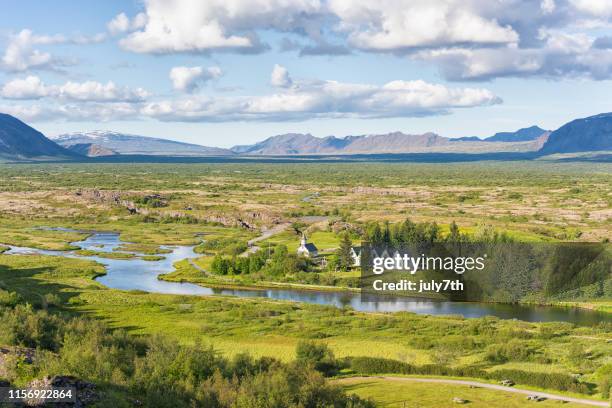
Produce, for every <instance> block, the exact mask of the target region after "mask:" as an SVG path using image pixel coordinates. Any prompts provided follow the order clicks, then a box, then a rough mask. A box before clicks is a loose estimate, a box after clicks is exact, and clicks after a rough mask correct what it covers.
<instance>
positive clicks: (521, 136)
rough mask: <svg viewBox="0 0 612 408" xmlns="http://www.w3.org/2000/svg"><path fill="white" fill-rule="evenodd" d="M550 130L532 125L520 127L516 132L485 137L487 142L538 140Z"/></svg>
mask: <svg viewBox="0 0 612 408" xmlns="http://www.w3.org/2000/svg"><path fill="white" fill-rule="evenodd" d="M547 132H549V131H548V130H545V129H542V128H541V127H539V126H531V127H528V128H523V129H519V130H517V131H516V132H499V133H496V134H494V135H493V136H491V137H487V138H486V139H484V140H485V141H487V142H527V141H530V140H536V139H537V138H539V137H540V136H542V135H543V134H544V133H547Z"/></svg>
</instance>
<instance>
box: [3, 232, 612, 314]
mask: <svg viewBox="0 0 612 408" xmlns="http://www.w3.org/2000/svg"><path fill="white" fill-rule="evenodd" d="M122 244H124V242H121V241H120V239H119V234H117V233H112V232H95V233H92V234H91V235H90V236H89V237H88V238H87V239H85V240H83V241H79V242H74V243H73V245H76V246H78V247H80V248H81V249H84V250H92V251H97V252H117V250H118V249H119V247H120V246H121V245H122ZM163 248H164V249H167V250H169V251H171V252H169V253H168V254H164V257H165V258H164V259H162V260H158V261H145V260H143V259H141V258H140V257H135V258H131V259H108V258H104V257H100V256H81V255H77V254H75V253H73V252H66V251H49V250H42V249H35V248H25V247H16V246H10V250H8V251H7V252H5V254H9V255H10V254H41V255H52V256H64V257H73V258H81V259H89V260H93V261H96V262H99V263H101V264H103V265H105V267H106V271H107V273H106V275H104V276H101V277H99V278H97V280H98V281H99V282H100V283H102V284H104V285H106V286H108V287H110V288H115V289H123V290H143V291H147V292H157V293H168V294H181V295H200V296H211V295H226V296H238V297H260V298H270V299H278V300H288V301H295V302H305V303H315V304H319V305H332V306H335V307H347V306H348V307H351V308H353V309H355V310H358V311H363V312H400V311H407V312H413V313H419V314H430V315H462V316H464V317H468V318H470V317H482V316H497V317H499V318H502V319H518V320H525V321H530V322H542V321H565V322H571V323H575V324H577V325H587V326H589V325H594V324H597V323H599V322H612V314H610V313H603V312H595V311H591V310H585V309H578V308H565V307H552V306H531V305H529V306H527V305H506V304H491V303H466V302H449V301H435V300H429V299H422V298H410V297H403V296H399V297H392V296H387V295H378V296H377V295H365V294H364V295H362V294H360V293H355V292H347V291H337V292H333V291H317V290H300V289H254V290H251V289H248V290H247V289H216V288H211V287H205V286H199V285H195V284H192V283H177V282H166V281H162V280H159V279H158V276H159V275H160V274H163V273H168V272H171V271H172V270H173V269H174V267H173V264H174V263H175V262H177V261H180V260H183V259H187V258H196V257H197V256H198V255H197V254H196V253H195V252H194V251H193V247H191V246H167V247H163ZM119 252H124V251H119ZM135 255H142V254H138V253H135Z"/></svg>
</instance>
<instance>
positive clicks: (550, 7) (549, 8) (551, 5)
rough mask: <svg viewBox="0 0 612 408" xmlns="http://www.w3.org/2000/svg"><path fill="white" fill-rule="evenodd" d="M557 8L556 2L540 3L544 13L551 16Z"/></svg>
mask: <svg viewBox="0 0 612 408" xmlns="http://www.w3.org/2000/svg"><path fill="white" fill-rule="evenodd" d="M556 7H557V5H556V4H555V0H542V1H541V2H540V9H542V12H544V14H550V13H552V12H553V11H555V8H556Z"/></svg>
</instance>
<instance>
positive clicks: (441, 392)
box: [344, 378, 584, 408]
mask: <svg viewBox="0 0 612 408" xmlns="http://www.w3.org/2000/svg"><path fill="white" fill-rule="evenodd" d="M344 388H345V389H346V390H347V391H348V392H351V393H355V394H357V395H359V396H360V397H364V398H372V399H374V400H375V401H376V402H377V403H378V406H380V407H387V408H420V407H436V408H451V407H456V406H458V404H457V403H455V402H453V398H461V399H463V400H466V401H468V402H467V403H466V406H468V407H478V408H488V407H505V408H522V407H532V406H534V404H536V405H537V406H538V407H558V406H559V405H563V406H565V407H576V408H578V407H583V406H584V405H582V404H575V403H560V402H559V401H551V400H549V401H541V402H537V403H534V402H532V401H527V400H526V397H525V395H521V394H513V393H510V392H503V391H497V390H489V389H484V388H469V387H467V386H464V385H453V384H423V383H410V382H408V383H406V382H401V381H385V380H379V379H375V378H372V379H365V380H354V381H350V380H349V381H346V382H345V383H344ZM534 394H537V392H534Z"/></svg>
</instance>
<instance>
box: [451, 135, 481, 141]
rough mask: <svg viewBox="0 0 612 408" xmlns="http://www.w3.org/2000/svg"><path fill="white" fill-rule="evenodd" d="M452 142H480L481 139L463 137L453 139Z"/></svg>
mask: <svg viewBox="0 0 612 408" xmlns="http://www.w3.org/2000/svg"><path fill="white" fill-rule="evenodd" d="M453 142H482V139H481V138H479V137H478V136H463V137H456V138H454V139H453Z"/></svg>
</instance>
